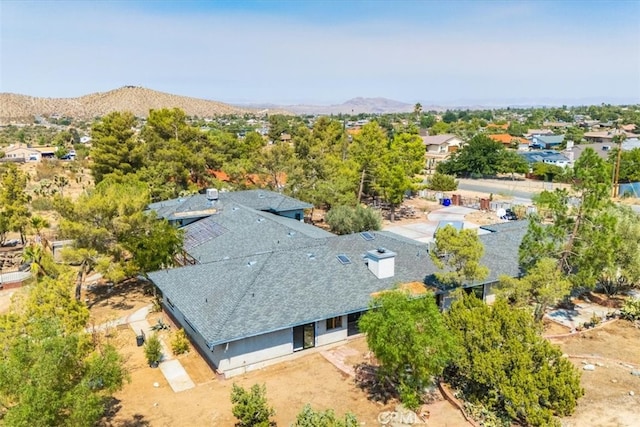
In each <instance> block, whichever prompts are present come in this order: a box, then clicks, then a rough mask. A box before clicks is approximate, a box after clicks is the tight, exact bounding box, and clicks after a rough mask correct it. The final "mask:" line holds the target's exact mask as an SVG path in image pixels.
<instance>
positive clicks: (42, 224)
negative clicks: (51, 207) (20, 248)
mask: <svg viewBox="0 0 640 427" xmlns="http://www.w3.org/2000/svg"><path fill="white" fill-rule="evenodd" d="M29 226H30V227H31V228H32V229H33V231H35V232H36V236H40V232H42V229H44V228H47V227H50V224H49V221H47V220H46V219H45V218H43V217H41V216H39V215H35V216H32V217H31V218H30V220H29Z"/></svg>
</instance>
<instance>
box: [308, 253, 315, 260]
mask: <svg viewBox="0 0 640 427" xmlns="http://www.w3.org/2000/svg"><path fill="white" fill-rule="evenodd" d="M307 258H309V259H310V260H314V259H316V254H314V253H311V252H309V253H307Z"/></svg>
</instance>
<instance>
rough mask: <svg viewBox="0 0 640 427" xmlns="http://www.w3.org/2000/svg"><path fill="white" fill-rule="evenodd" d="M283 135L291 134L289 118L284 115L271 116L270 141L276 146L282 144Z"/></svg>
mask: <svg viewBox="0 0 640 427" xmlns="http://www.w3.org/2000/svg"><path fill="white" fill-rule="evenodd" d="M283 133H291V127H290V126H289V118H288V117H287V116H285V115H283V114H273V115H270V116H269V134H268V136H269V141H271V142H272V143H274V144H277V143H279V142H280V136H282V134H283Z"/></svg>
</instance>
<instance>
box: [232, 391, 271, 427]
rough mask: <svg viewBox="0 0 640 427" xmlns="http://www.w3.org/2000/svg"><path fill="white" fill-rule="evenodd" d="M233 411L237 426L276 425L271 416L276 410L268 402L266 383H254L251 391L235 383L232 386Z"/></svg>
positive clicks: (259, 426) (267, 426)
mask: <svg viewBox="0 0 640 427" xmlns="http://www.w3.org/2000/svg"><path fill="white" fill-rule="evenodd" d="M231 403H233V408H232V409H231V412H232V413H233V416H234V417H236V419H237V420H238V422H237V423H236V426H237V427H270V426H275V423H274V422H273V421H271V417H272V416H274V415H275V411H274V410H273V408H272V407H270V406H269V404H268V403H267V388H266V387H265V385H264V384H263V385H258V384H254V385H253V386H252V387H251V389H250V390H249V391H247V390H245V389H244V388H243V387H241V386H239V385H237V384H235V383H234V384H233V386H232V388H231Z"/></svg>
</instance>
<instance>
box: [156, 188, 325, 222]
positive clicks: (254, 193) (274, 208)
mask: <svg viewBox="0 0 640 427" xmlns="http://www.w3.org/2000/svg"><path fill="white" fill-rule="evenodd" d="M230 203H235V204H240V205H243V206H246V207H249V208H252V209H256V210H259V211H267V212H273V213H281V212H287V211H293V210H298V209H310V208H312V207H313V205H311V204H309V203H305V202H302V201H300V200H296V199H294V198H292V197H289V196H285V195H284V194H280V193H276V192H273V191H269V190H246V191H233V192H225V191H220V192H218V200H214V201H211V200H208V199H207V196H206V195H205V194H193V195H190V196H187V197H179V198H177V199H171V200H166V201H163V202H156V203H152V204H150V205H149V206H148V208H149V209H150V210H154V211H156V213H157V215H158V216H159V217H161V218H165V219H168V220H174V219H181V218H198V217H206V216H209V215H211V214H212V213H214V211H219V210H222V209H224V208H225V207H226V206H227V205H228V204H230Z"/></svg>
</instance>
